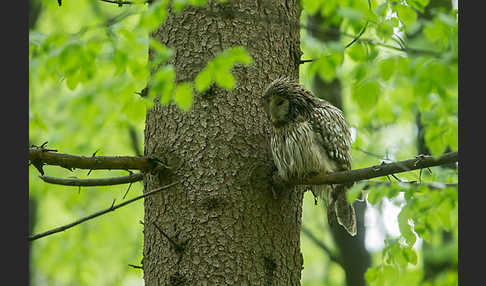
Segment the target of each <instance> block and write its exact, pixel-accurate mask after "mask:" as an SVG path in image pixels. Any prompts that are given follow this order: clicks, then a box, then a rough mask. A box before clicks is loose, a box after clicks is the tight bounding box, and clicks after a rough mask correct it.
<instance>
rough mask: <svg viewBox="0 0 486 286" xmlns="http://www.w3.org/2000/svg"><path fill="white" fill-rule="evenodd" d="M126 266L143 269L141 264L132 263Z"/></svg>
mask: <svg viewBox="0 0 486 286" xmlns="http://www.w3.org/2000/svg"><path fill="white" fill-rule="evenodd" d="M128 266H130V267H132V268H135V269H142V270H143V266H139V265H133V264H128Z"/></svg>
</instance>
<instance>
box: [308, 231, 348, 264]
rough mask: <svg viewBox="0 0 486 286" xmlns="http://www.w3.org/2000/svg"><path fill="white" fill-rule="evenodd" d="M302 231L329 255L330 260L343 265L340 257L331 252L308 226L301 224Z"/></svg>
mask: <svg viewBox="0 0 486 286" xmlns="http://www.w3.org/2000/svg"><path fill="white" fill-rule="evenodd" d="M302 233H304V234H305V235H306V236H307V237H308V238H309V239H310V240H311V241H312V242H314V243H315V244H316V245H317V246H319V248H320V249H322V250H323V251H324V252H325V253H327V255H328V256H329V259H331V260H332V261H334V262H336V263H337V264H339V265H341V266H342V265H343V261H342V259H341V257H339V256H336V255H334V254H333V252H332V251H331V250H330V249H329V247H327V245H325V244H324V243H322V241H321V240H320V239H318V238H317V237H316V236H315V235H314V234H313V233H312V232H311V231H310V230H309V229H308V228H306V227H305V226H302Z"/></svg>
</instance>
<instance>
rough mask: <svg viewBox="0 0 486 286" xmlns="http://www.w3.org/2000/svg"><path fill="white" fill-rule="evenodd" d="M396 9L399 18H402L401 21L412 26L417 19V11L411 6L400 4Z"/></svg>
mask: <svg viewBox="0 0 486 286" xmlns="http://www.w3.org/2000/svg"><path fill="white" fill-rule="evenodd" d="M395 10H396V11H397V15H398V18H400V21H402V23H403V24H404V25H405V26H410V25H412V24H413V23H415V21H417V13H416V12H415V11H414V10H413V9H412V8H410V7H409V6H405V5H403V4H398V5H396V6H395Z"/></svg>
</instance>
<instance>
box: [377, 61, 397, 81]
mask: <svg viewBox="0 0 486 286" xmlns="http://www.w3.org/2000/svg"><path fill="white" fill-rule="evenodd" d="M396 64H397V62H396V60H395V58H387V59H385V60H383V61H381V62H380V63H379V65H378V68H379V70H380V75H381V78H382V79H383V80H385V81H387V80H389V79H390V77H391V76H392V75H393V73H394V72H395V70H396Z"/></svg>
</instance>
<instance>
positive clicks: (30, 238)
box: [29, 181, 180, 241]
mask: <svg viewBox="0 0 486 286" xmlns="http://www.w3.org/2000/svg"><path fill="white" fill-rule="evenodd" d="M179 183H180V181H178V182H174V183H171V184H168V185H165V186H162V187H159V188H156V189H154V190H151V191H149V192H147V193H145V194H143V195H140V196H138V197H135V198H133V199H130V200H127V201H125V202H123V203H120V204H118V205H115V204H114V203H115V201H113V204H112V205H111V206H110V207H109V208H107V209H104V210H101V211H98V212H95V213H93V214H91V215H89V216H86V217H84V218H81V219H79V220H77V221H75V222H72V223H70V224H66V225H63V226H60V227H56V228H54V229H51V230H48V231H46V232H43V233H39V234H35V235H31V236H29V241H33V240H36V239H39V238H42V237H45V236H48V235H51V234H55V233H58V232H61V231H64V230H66V229H68V228H71V227H73V226H76V225H78V224H80V223H83V222H85V221H88V220H90V219H93V218H95V217H98V216H101V215H104V214H106V213H108V212H111V211H114V210H116V209H118V208H121V207H123V206H126V205H128V204H130V203H133V202H135V201H137V200H139V199H141V198H145V197H147V196H150V195H153V194H155V193H158V192H160V191H162V190H165V189H168V188H170V187H172V186H174V185H177V184H179Z"/></svg>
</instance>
